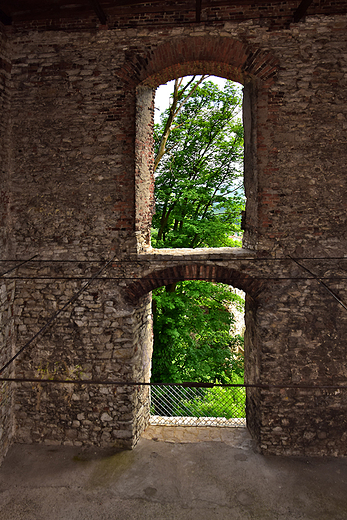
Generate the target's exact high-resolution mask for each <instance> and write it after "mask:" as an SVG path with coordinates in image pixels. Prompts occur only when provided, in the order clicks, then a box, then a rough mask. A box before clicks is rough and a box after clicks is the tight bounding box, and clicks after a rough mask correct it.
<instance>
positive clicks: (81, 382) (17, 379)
mask: <svg viewBox="0 0 347 520" xmlns="http://www.w3.org/2000/svg"><path fill="white" fill-rule="evenodd" d="M2 381H3V382H13V383H48V384H64V385H65V384H73V385H81V386H83V385H112V386H179V387H185V388H200V387H201V388H214V387H225V388H261V389H265V390H266V389H270V388H288V389H290V388H293V389H295V388H298V389H312V390H313V389H331V390H333V389H347V385H307V384H306V385H300V384H298V385H295V384H294V385H293V384H285V383H281V384H279V383H274V384H272V383H266V384H265V383H264V384H260V383H244V384H241V383H229V384H221V383H195V382H185V383H144V382H134V381H109V380H101V379H95V380H93V379H85V380H83V379H74V380H72V379H40V378H35V377H33V378H21V377H1V378H0V382H2Z"/></svg>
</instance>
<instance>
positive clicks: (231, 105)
mask: <svg viewBox="0 0 347 520" xmlns="http://www.w3.org/2000/svg"><path fill="white" fill-rule="evenodd" d="M181 91H182V88H181V90H180V91H179V92H178V96H179V95H180V93H181ZM241 102H242V100H241V95H240V92H239V89H238V88H237V87H236V86H235V84H233V83H232V82H230V81H228V82H226V84H225V87H224V89H222V90H221V89H219V88H218V86H217V85H215V84H214V83H213V82H212V81H204V82H203V83H201V84H200V85H199V86H198V87H197V88H196V90H195V91H194V93H193V94H192V95H191V97H190V98H189V99H188V100H187V102H186V103H185V104H184V106H183V108H182V109H181V111H180V112H179V113H178V114H177V116H176V118H175V120H174V122H173V124H172V126H171V131H170V133H169V136H168V138H167V141H166V152H165V154H164V155H163V157H162V158H161V160H160V163H159V165H158V168H157V170H156V183H155V199H156V213H155V215H154V217H153V233H152V245H153V246H154V247H157V248H161V247H221V246H229V247H232V246H235V245H236V244H235V242H234V240H233V239H230V238H229V237H230V235H233V234H234V233H236V232H240V214H241V211H242V210H243V209H244V195H243V187H242V159H243V127H242V123H241V120H240V118H239V117H238V116H237V114H238V113H239V111H240V108H241ZM169 112H170V111H169V110H167V111H166V112H164V114H163V115H162V121H161V124H159V125H155V146H156V153H158V152H159V148H160V146H161V143H162V135H163V132H164V131H165V127H166V123H167V120H168V117H169ZM237 245H239V244H237Z"/></svg>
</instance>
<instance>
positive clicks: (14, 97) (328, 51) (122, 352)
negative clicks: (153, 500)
mask: <svg viewBox="0 0 347 520" xmlns="http://www.w3.org/2000/svg"><path fill="white" fill-rule="evenodd" d="M75 29H76V27H75V28H74V29H71V30H56V31H48V30H46V28H45V27H41V28H39V30H33V29H32V27H28V26H25V24H24V25H23V27H22V28H21V27H20V26H19V27H18V31H17V32H13V34H12V33H9V34H8V35H7V40H6V39H5V40H6V41H7V43H4V42H5V40H4V39H0V52H1V53H2V55H1V56H2V57H1V59H2V60H3V61H1V67H0V69H1V70H0V78H2V79H1V88H0V94H1V96H2V97H1V98H0V99H1V101H0V102H1V103H4V104H3V105H1V106H2V107H4V109H3V111H2V113H1V126H0V139H1V140H2V141H1V143H5V142H6V143H5V146H4V148H3V150H4V151H5V155H4V152H3V151H1V152H0V153H1V154H2V155H1V158H2V160H3V158H4V160H3V164H2V166H1V168H2V170H1V171H2V179H1V183H2V184H1V186H2V188H3V186H4V185H6V186H10V189H9V191H10V195H9V198H7V199H6V198H3V197H2V204H3V206H2V210H1V211H2V215H4V216H5V217H4V218H3V219H2V221H1V225H2V234H3V236H5V237H11V250H10V253H11V256H12V257H13V258H15V259H22V258H30V257H31V256H32V255H34V254H38V255H39V256H38V257H37V259H35V260H34V261H33V262H32V263H30V264H27V265H25V266H23V267H21V268H20V269H18V270H17V271H16V275H17V276H18V277H19V278H21V279H20V280H19V279H18V280H17V281H16V287H15V295H14V307H13V308H12V307H11V305H10V303H8V302H11V299H12V294H13V291H14V286H13V285H11V284H12V282H10V281H9V280H8V281H7V283H8V284H10V289H8V291H10V292H8V293H7V296H6V298H5V300H4V305H5V307H4V311H3V316H5V318H6V316H10V315H12V313H13V320H14V321H13V322H11V320H10V321H9V322H8V325H6V326H7V327H8V330H10V329H11V327H12V325H10V323H14V324H15V330H14V334H13V335H12V336H11V337H12V338H14V340H15V344H14V348H15V350H16V351H17V350H18V349H19V348H21V346H23V345H24V344H25V342H26V341H27V340H28V339H30V338H31V337H32V336H33V335H34V334H35V333H36V332H37V331H38V330H39V329H40V327H41V326H43V325H44V323H45V322H46V321H47V319H48V318H49V317H50V316H51V315H52V314H53V313H54V312H55V311H56V310H57V309H59V308H61V307H62V306H63V305H64V304H65V303H66V302H67V301H68V300H69V298H71V297H72V296H73V294H75V293H76V292H77V291H78V290H79V289H80V288H81V287H82V285H83V283H84V282H85V280H86V279H88V278H89V277H91V276H93V275H94V274H95V273H96V272H97V271H98V269H100V268H101V266H102V265H104V264H105V262H106V261H107V260H108V259H110V258H112V257H113V256H114V259H113V262H112V264H111V265H110V266H109V267H108V268H107V269H106V270H105V271H104V272H103V273H102V274H101V275H100V276H99V279H98V280H95V281H94V282H93V283H92V284H91V285H90V286H89V287H88V289H87V290H86V291H84V292H83V294H82V295H81V297H80V299H79V300H78V302H76V303H75V304H74V305H73V306H70V307H68V308H67V309H66V310H65V311H64V312H63V313H62V314H61V315H60V316H59V319H58V320H57V321H56V322H55V323H54V325H52V326H51V327H50V328H49V330H48V331H47V332H46V334H45V335H44V336H42V337H40V338H39V339H38V340H37V341H36V342H35V344H33V345H32V346H31V347H30V349H27V351H26V352H25V353H23V355H21V356H20V357H19V358H18V360H17V362H16V374H17V376H23V377H40V378H44V377H46V376H47V377H53V378H61V379H83V378H85V379H88V378H89V379H97V380H99V381H100V380H102V379H104V380H107V379H109V380H111V379H112V380H117V381H121V382H124V383H126V382H143V381H146V380H148V378H149V365H148V359H149V358H150V356H151V348H152V346H151V341H152V340H151V316H150V295H149V293H150V291H151V290H152V288H154V287H155V286H158V284H159V283H160V280H159V279H160V277H161V276H162V274H163V272H166V273H168V272H170V271H174V270H175V269H178V266H179V265H181V266H186V268H187V274H184V273H182V277H183V278H182V279H189V278H188V276H190V277H191V278H197V279H211V280H213V279H214V276H215V274H213V273H215V272H218V273H219V275H220V276H222V275H221V274H220V273H222V270H223V269H225V270H226V271H225V273H229V274H228V275H226V278H227V281H228V280H232V279H233V278H234V281H235V279H236V278H237V280H238V282H237V280H236V283H235V284H234V285H235V286H236V287H240V288H241V289H244V288H245V286H247V284H248V282H247V280H248V281H249V283H250V284H251V283H252V284H254V285H252V286H251V285H249V286H248V288H247V287H246V292H248V293H249V296H248V299H247V311H246V323H247V332H246V338H247V339H246V342H247V347H246V354H247V360H246V364H247V367H246V377H247V381H248V382H249V383H254V384H262V385H269V384H270V383H273V384H275V383H276V384H278V385H281V384H282V385H293V384H310V385H315V386H316V387H317V389H316V390H314V391H313V390H312V389H311V390H310V391H309V390H303V389H301V390H300V389H299V390H298V389H278V388H271V389H270V388H262V389H257V390H252V391H250V392H249V393H248V397H247V403H248V410H247V418H248V424H249V427H250V430H251V432H252V434H253V435H254V437H255V438H256V440H257V442H258V444H259V446H260V447H261V449H262V450H263V451H264V452H267V453H276V454H316V455H320V454H333V455H345V454H346V443H345V437H346V431H347V430H346V422H345V421H346V419H345V417H346V413H345V412H346V404H347V403H346V395H345V394H344V393H343V391H342V390H341V391H338V393H336V391H335V390H334V391H333V390H326V389H323V388H321V387H322V385H329V384H330V385H331V384H344V382H345V380H346V372H347V365H346V350H345V348H344V345H345V337H346V332H347V313H346V312H345V311H344V309H343V308H342V307H341V306H339V305H338V303H337V302H336V301H335V300H334V299H333V298H331V297H330V296H329V295H328V294H327V293H325V292H324V290H323V289H322V287H321V286H320V285H319V284H318V283H317V281H316V280H314V279H312V276H310V275H308V274H307V272H305V271H304V270H303V269H302V268H300V267H299V266H298V265H297V264H295V262H293V261H292V260H291V259H290V258H289V256H293V257H297V258H299V259H300V262H302V263H303V264H304V265H305V266H306V267H308V268H310V269H311V270H312V271H314V272H315V273H316V274H317V275H318V276H320V277H325V278H326V280H327V282H328V283H329V286H330V287H331V288H332V289H333V290H334V291H335V292H336V293H338V294H339V295H340V296H343V295H344V294H345V290H346V280H345V272H346V259H345V251H346V241H347V227H346V214H347V212H346V200H347V193H346V191H347V186H346V166H345V165H346V163H347V157H346V154H347V146H346V129H347V127H346V125H347V113H346V106H347V103H346V91H347V89H346V72H345V71H346V68H347V63H346V60H347V58H346V57H347V49H346V45H347V44H346V39H345V34H346V17H345V16H342V15H341V16H338V15H336V16H329V17H328V16H322V15H316V16H308V17H307V18H306V20H305V22H303V23H300V24H292V25H290V26H288V27H286V28H278V29H276V30H269V28H268V27H266V26H262V25H261V24H260V23H258V22H257V23H256V22H254V23H253V22H252V23H251V22H250V21H247V20H245V21H242V22H240V23H237V24H236V23H232V22H227V23H218V22H216V23H215V24H213V23H212V24H210V25H208V24H206V25H205V24H202V25H194V26H190V25H187V26H184V25H179V24H178V26H176V27H169V26H165V27H162V28H161V29H160V30H159V29H158V30H155V31H154V30H152V29H150V28H133V27H132V28H127V27H124V28H123V29H121V30H120V29H118V28H117V27H112V25H111V26H110V27H109V28H108V29H105V30H91V29H89V28H86V27H79V28H78V30H75ZM4 63H5V65H4ZM194 72H196V73H199V72H207V73H211V74H220V75H221V76H223V77H227V78H230V79H233V80H236V81H239V82H241V83H243V84H244V85H245V105H244V113H245V125H246V152H247V153H246V164H245V169H246V170H245V171H246V173H245V183H246V192H247V196H248V205H247V210H246V219H245V224H246V231H245V234H246V238H245V246H246V247H244V248H243V249H242V250H240V251H237V250H233V249H226V250H224V249H223V250H216V251H210V250H209V251H201V250H200V251H184V250H181V251H162V252H156V251H153V250H151V249H150V248H149V247H148V245H149V229H148V226H149V224H150V216H151V212H152V207H151V204H152V202H151V201H152V200H153V179H152V177H151V175H152V174H151V164H152V157H151V153H150V152H151V149H152V140H151V125H152V111H153V97H152V93H153V88H155V87H156V86H157V85H159V84H160V83H162V82H164V81H168V80H169V79H172V78H173V77H175V75H179V74H189V73H194ZM10 73H11V82H10V83H8V80H9V78H10V77H9V74H10ZM1 74H2V76H1ZM9 88H10V92H11V96H10V97H8V95H9ZM9 100H10V102H9ZM139 117H140V118H144V119H142V120H143V121H146V123H145V127H143V126H142V125H140V124H139V121H140V119H139ZM9 132H11V133H9ZM4 136H10V138H8V139H7V141H6V138H5V137H4ZM8 157H10V161H9V160H8V159H7V158H8ZM4 179H5V180H4ZM8 179H10V180H11V182H10V185H9V184H8V182H9V181H8ZM4 183H5V184H4ZM6 201H10V202H11V203H10V204H9V203H8V202H6ZM3 208H6V209H5V211H4V210H3ZM196 265H199V266H200V267H201V269H200V267H199V269H200V270H198V271H196V270H194V269H195V267H194V266H196ZM190 269H191V271H190ZM165 270H167V271H165ZM194 273H196V274H194ZM231 273H233V274H231ZM235 273H236V274H235ZM219 275H218V276H219ZM223 276H224V275H223ZM134 284H135V285H134ZM252 287H253V288H254V287H257V288H258V289H257V290H255V289H254V292H253V293H252ZM9 294H10V297H9V296H8V295H9ZM6 302H7V303H6ZM2 319H4V318H2ZM11 319H12V318H11ZM6 320H7V318H6ZM6 323H7V322H6ZM6 341H7V340H6ZM11 341H13V339H11ZM8 345H10V346H7V347H6V348H7V350H6V353H8V352H9V349H12V343H11V342H9V343H8ZM2 352H4V351H2ZM6 355H7V354H6ZM16 388H17V390H16V396H15V403H14V408H13V410H14V411H15V440H16V441H17V442H44V443H47V444H60V443H62V444H67V445H69V444H71V445H78V446H80V445H93V444H95V445H103V446H110V445H117V446H121V447H128V448H131V447H133V446H134V444H135V443H136V440H137V439H138V437H139V435H140V434H141V431H142V430H143V428H144V427H145V425H146V422H147V421H148V412H149V411H148V392H147V390H146V387H142V388H141V387H139V386H131V387H130V386H129V387H126V386H124V387H120V386H113V387H112V385H111V386H108V385H95V386H90V385H87V384H86V385H84V386H83V385H72V384H69V383H66V384H64V385H62V384H61V385H49V384H48V383H47V384H44V383H34V384H32V383H24V384H17V385H16ZM3 409H5V410H7V409H8V408H6V407H5V408H3ZM3 416H4V417H7V416H8V415H7V412H6V411H5V415H3ZM4 424H5V429H4V431H5V434H3V435H4V437H3V441H2V442H3V444H4V445H5V444H6V443H8V442H9V439H10V433H6V432H9V428H8V426H6V425H7V424H10V422H8V421H7V419H6V418H5V419H4Z"/></svg>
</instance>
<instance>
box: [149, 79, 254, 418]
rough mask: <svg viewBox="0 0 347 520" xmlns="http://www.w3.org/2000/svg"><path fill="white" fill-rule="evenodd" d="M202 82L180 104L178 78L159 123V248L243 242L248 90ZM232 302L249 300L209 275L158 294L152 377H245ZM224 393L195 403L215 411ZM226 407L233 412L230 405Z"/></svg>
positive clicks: (183, 379) (210, 379)
mask: <svg viewBox="0 0 347 520" xmlns="http://www.w3.org/2000/svg"><path fill="white" fill-rule="evenodd" d="M198 83H199V82H198V81H196V82H195V84H194V82H193V83H192V86H193V90H190V93H189V95H188V97H187V98H186V99H185V100H184V103H183V104H182V106H181V108H180V109H179V110H174V109H173V108H174V107H177V106H178V105H180V103H181V102H182V100H183V97H184V96H186V95H187V90H185V87H184V85H183V84H182V82H178V83H177V84H176V86H177V85H178V86H179V85H181V86H180V87H179V88H178V87H177V89H176V90H175V91H174V94H173V96H174V99H173V103H172V106H171V109H168V110H167V111H166V112H165V113H164V114H163V115H162V120H161V124H159V125H155V146H156V172H155V175H156V183H155V198H156V213H155V215H154V217H153V230H152V245H153V246H154V247H157V248H162V247H169V248H173V247H175V248H183V247H221V246H229V247H235V246H241V241H240V240H237V239H235V238H231V236H232V235H234V234H235V233H237V234H239V232H240V214H241V211H242V210H243V209H244V195H243V186H242V175H243V172H242V159H243V128H242V123H241V120H240V118H239V116H238V114H239V112H240V108H241V102H242V99H241V94H240V91H239V89H238V87H236V86H235V85H234V84H233V83H231V82H226V84H225V87H224V88H223V89H220V88H218V86H217V85H215V84H214V83H213V82H211V81H203V82H202V83H199V84H198ZM182 85H183V86H182ZM175 96H176V99H175ZM231 302H237V303H238V305H239V307H240V308H242V307H243V306H244V301H243V300H242V299H241V298H240V297H239V296H237V295H235V294H234V293H233V292H231V291H230V289H229V287H228V286H226V285H223V284H213V283H211V282H205V281H182V282H178V283H177V284H172V285H171V286H169V287H162V288H160V289H157V290H156V291H154V292H153V318H154V327H153V329H154V353H153V360H152V382H163V383H180V382H186V381H187V382H188V381H198V382H220V383H229V382H233V381H234V380H235V378H238V381H240V382H241V381H242V378H243V356H241V355H240V354H237V352H238V351H239V348H238V347H240V346H241V344H242V341H243V340H242V338H240V337H236V338H232V337H231V335H230V325H231V323H232V321H233V316H232V314H231V313H230V308H229V306H230V303H231ZM161 391H162V392H164V394H165V396H166V397H167V399H169V397H168V396H167V394H166V391H165V390H164V389H162V390H161ZM221 391H222V389H212V390H211V391H210V390H209V391H206V392H205V394H204V399H203V400H200V401H199V403H196V405H197V406H198V405H199V407H200V409H201V412H202V415H209V413H212V411H211V410H215V399H216V396H217V395H218V392H219V394H220V392H221ZM164 394H163V395H164ZM242 399H243V398H241V401H240V402H243V401H242ZM173 406H174V405H173ZM240 406H241V405H240ZM242 406H244V405H242ZM208 410H210V412H208ZM180 411H182V410H180ZM224 412H225V413H228V414H229V415H228V416H230V417H231V415H230V413H231V412H230V410H229V412H227V411H224ZM224 412H223V413H224ZM177 414H178V415H179V413H177ZM177 414H176V415H177ZM159 415H160V414H159Z"/></svg>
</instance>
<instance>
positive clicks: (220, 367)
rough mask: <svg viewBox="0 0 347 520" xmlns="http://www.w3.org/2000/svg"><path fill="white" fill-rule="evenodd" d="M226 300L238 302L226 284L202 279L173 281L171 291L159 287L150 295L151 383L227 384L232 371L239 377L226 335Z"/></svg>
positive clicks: (229, 319) (237, 361) (239, 366)
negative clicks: (194, 382) (192, 382)
mask: <svg viewBox="0 0 347 520" xmlns="http://www.w3.org/2000/svg"><path fill="white" fill-rule="evenodd" d="M231 302H237V303H238V305H239V306H241V307H242V306H243V304H244V302H243V300H242V298H240V297H239V296H237V295H236V294H234V293H232V292H231V291H230V289H229V287H228V286H226V285H224V284H212V283H210V282H205V281H185V282H179V283H178V284H177V285H176V287H175V291H167V290H166V288H165V287H161V288H160V289H157V290H156V291H154V293H153V309H154V312H153V318H154V323H153V331H154V355H153V361H152V381H153V382H157V383H159V382H161V383H182V382H185V381H199V382H215V381H217V380H218V381H220V382H222V383H227V382H229V381H230V380H231V379H232V377H233V373H237V374H241V372H242V370H243V368H242V362H240V358H239V357H238V356H237V355H236V354H235V352H236V348H235V346H236V339H233V338H232V337H231V336H230V332H229V331H230V325H231V323H232V321H233V316H232V314H231V313H230V311H229V304H230V303H231ZM233 343H234V345H233Z"/></svg>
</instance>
